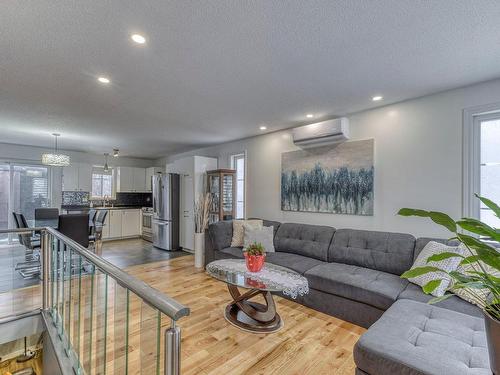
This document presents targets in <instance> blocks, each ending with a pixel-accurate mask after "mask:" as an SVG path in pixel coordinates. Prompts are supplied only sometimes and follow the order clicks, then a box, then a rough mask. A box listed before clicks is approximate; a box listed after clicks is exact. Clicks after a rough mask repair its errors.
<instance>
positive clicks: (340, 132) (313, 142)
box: [292, 117, 349, 148]
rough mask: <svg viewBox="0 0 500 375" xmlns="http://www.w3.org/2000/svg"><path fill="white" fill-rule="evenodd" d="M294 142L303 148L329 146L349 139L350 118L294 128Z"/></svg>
mask: <svg viewBox="0 0 500 375" xmlns="http://www.w3.org/2000/svg"><path fill="white" fill-rule="evenodd" d="M292 132H293V143H294V144H295V145H296V146H299V147H302V148H308V147H320V146H327V145H331V144H335V143H341V142H345V141H347V140H348V139H349V120H348V119H347V118H346V117H342V118H337V119H334V120H328V121H322V122H318V123H316V124H310V125H304V126H300V127H298V128H294V129H292Z"/></svg>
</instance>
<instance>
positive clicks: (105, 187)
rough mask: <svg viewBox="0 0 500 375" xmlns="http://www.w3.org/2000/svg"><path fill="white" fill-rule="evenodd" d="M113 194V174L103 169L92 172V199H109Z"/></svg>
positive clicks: (95, 169)
mask: <svg viewBox="0 0 500 375" xmlns="http://www.w3.org/2000/svg"><path fill="white" fill-rule="evenodd" d="M112 194H113V172H112V171H111V170H110V171H104V169H103V168H94V169H93V171H92V198H104V197H105V196H107V197H111V196H112Z"/></svg>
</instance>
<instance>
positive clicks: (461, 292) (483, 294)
mask: <svg viewBox="0 0 500 375" xmlns="http://www.w3.org/2000/svg"><path fill="white" fill-rule="evenodd" d="M471 255H477V254H476V252H475V251H474V250H472V254H471V251H469V250H465V254H464V256H467V257H468V256H471ZM481 265H482V267H483V268H484V270H485V271H486V272H487V273H489V274H490V275H493V276H495V277H500V272H498V271H497V270H496V269H495V268H493V267H490V266H488V265H487V264H485V263H483V262H481ZM457 271H458V272H460V273H461V274H463V275H470V274H471V272H474V271H480V272H482V271H483V270H482V269H480V268H479V266H478V264H477V263H473V264H464V265H463V266H458V268H457ZM450 291H451V292H452V293H454V294H456V295H457V296H458V297H460V298H462V299H463V300H465V301H467V302H470V303H473V304H474V305H478V306H482V305H484V301H486V300H487V299H488V297H489V295H490V290H489V289H487V288H484V289H476V288H474V289H471V288H454V286H453V285H452V286H451V289H450ZM470 292H472V293H470Z"/></svg>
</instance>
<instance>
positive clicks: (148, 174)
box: [146, 167, 165, 191]
mask: <svg viewBox="0 0 500 375" xmlns="http://www.w3.org/2000/svg"><path fill="white" fill-rule="evenodd" d="M157 173H165V170H164V169H163V168H160V167H149V168H146V191H153V186H152V180H153V176H154V175H155V174H157Z"/></svg>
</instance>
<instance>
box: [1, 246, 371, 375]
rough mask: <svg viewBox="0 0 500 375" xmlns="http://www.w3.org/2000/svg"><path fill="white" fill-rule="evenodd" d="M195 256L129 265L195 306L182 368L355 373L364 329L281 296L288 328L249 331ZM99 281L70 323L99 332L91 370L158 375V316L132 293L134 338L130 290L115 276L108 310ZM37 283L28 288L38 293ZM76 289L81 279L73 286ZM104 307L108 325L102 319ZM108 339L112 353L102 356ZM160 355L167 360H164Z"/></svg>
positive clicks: (84, 353) (187, 321) (85, 354)
mask: <svg viewBox="0 0 500 375" xmlns="http://www.w3.org/2000/svg"><path fill="white" fill-rule="evenodd" d="M193 262H194V260H193V256H191V255H189V256H183V257H179V258H175V259H171V260H166V261H160V262H155V263H148V264H144V265H137V266H132V267H128V268H127V269H126V271H127V272H129V273H131V274H132V275H134V276H136V277H138V278H140V279H142V280H143V281H145V282H147V283H148V284H150V285H152V286H153V287H155V288H157V289H159V290H160V291H162V292H164V293H166V294H168V295H169V296H171V297H173V298H175V299H176V300H178V301H179V302H181V303H183V304H185V305H186V306H188V307H190V309H191V315H190V316H188V317H186V318H183V319H181V320H180V321H179V322H178V325H179V326H180V327H181V330H182V362H181V364H182V374H204V375H207V374H214V375H215V374H217V375H221V374H314V375H319V374H354V368H355V365H354V362H353V358H352V350H353V346H354V344H355V343H356V341H357V340H358V338H359V336H360V335H361V334H362V333H363V332H364V329H363V328H360V327H358V326H355V325H353V324H350V323H347V322H344V321H342V320H339V319H336V318H334V317H331V316H328V315H326V314H323V313H320V312H317V311H315V310H312V309H310V308H307V307H304V306H302V305H299V304H297V303H295V302H292V301H289V300H286V299H283V298H280V297H275V299H276V303H277V309H278V312H279V314H280V315H281V317H282V318H283V320H284V327H283V328H282V329H281V330H280V331H279V332H277V333H272V334H252V333H248V332H244V331H241V330H239V329H238V328H235V327H233V326H232V325H230V324H229V323H228V322H226V320H225V319H224V317H223V310H224V307H225V306H226V304H227V303H229V302H230V301H231V298H230V296H229V293H228V291H227V287H226V284H224V283H223V282H220V281H217V280H215V279H213V278H211V277H210V276H208V275H206V274H205V272H204V271H200V270H197V269H195V268H194V266H193ZM94 281H96V282H97V284H94V285H95V286H94V292H93V293H94V294H93V295H94V301H93V304H92V305H90V299H89V298H87V297H85V292H84V294H83V295H82V298H81V305H80V306H81V310H83V311H82V312H81V314H82V315H81V316H82V322H83V323H82V324H81V325H80V326H78V328H76V325H75V326H74V327H73V328H71V329H70V331H71V333H72V335H73V336H74V337H76V336H77V334H76V333H77V332H80V335H82V334H83V335H82V337H83V336H85V333H86V330H89V329H90V330H92V331H93V335H92V336H91V339H90V340H92V342H93V345H92V350H90V351H89V350H87V349H86V348H88V347H90V345H87V344H86V342H85V340H86V339H83V340H82V341H81V343H80V347H79V350H80V355H81V357H82V358H83V359H84V362H85V361H86V362H87V363H86V366H85V367H89V368H92V371H90V372H91V373H103V372H104V371H103V369H104V367H105V368H106V373H107V374H116V373H123V371H124V368H125V367H127V368H128V371H129V372H128V373H129V374H154V373H155V370H156V358H155V353H156V344H157V340H156V338H157V336H156V332H157V330H156V322H157V321H156V320H155V316H156V315H155V314H154V313H153V312H152V311H151V310H150V309H149V308H148V307H147V306H146V305H145V304H143V303H141V301H140V300H138V299H137V298H135V297H131V298H130V301H129V311H130V315H129V319H128V338H127V337H126V334H125V332H126V328H125V327H126V314H125V311H126V310H125V308H124V307H125V302H124V294H123V293H122V292H120V290H118V291H117V288H116V286H114V285H111V284H109V283H108V289H107V297H108V308H107V310H105V309H104V308H103V307H102V306H104V305H103V303H102V295H103V294H102V291H103V290H104V289H103V288H102V285H103V284H102V283H103V281H104V279H103V278H102V275H101V276H99V275H98V276H97V277H95V279H94ZM84 285H85V282H84ZM37 288H38V287H32V288H29V289H28V290H27V289H23V290H22V291H21V292H22V293H23V294H26V293H27V294H28V295H29V296H32V295H33V294H35V291H34V290H35V289H37ZM74 288H75V284H73V286H72V290H73V291H74V290H75V289H74ZM84 289H85V287H84ZM118 289H119V288H118ZM99 290H101V293H100V292H99ZM73 296H74V295H73ZM71 299H73V298H71ZM0 300H1V299H0ZM30 300H34V299H30ZM85 301H87V302H88V303H87V302H85ZM85 306H92V310H93V311H94V317H93V319H92V322H91V323H92V324H90V325H89V324H88V321H89V319H88V316H89V315H88V313H89V312H90V311H91V309H90V308H88V307H85ZM113 306H114V307H113ZM148 309H149V310H148ZM72 311H76V309H73V310H72ZM104 311H106V313H107V315H106V316H107V322H108V323H107V328H106V329H103V321H104V320H103V319H102V318H101V317H102V316H103V314H104ZM73 314H74V312H73ZM110 319H111V320H110ZM86 322H87V323H86ZM99 322H100V323H99ZM161 325H162V335H161V340H160V346H161V348H160V349H161V350H160V352H162V351H163V350H162V349H163V329H164V328H165V327H167V326H168V325H169V320H168V319H166V318H163V319H162V322H161ZM89 327H90V328H89ZM88 336H89V335H88V333H87V337H88ZM104 345H106V346H105V347H106V351H105V352H106V356H105V357H104V356H103V355H102V353H104ZM126 348H128V351H127V350H125V349H126ZM159 362H160V367H163V363H162V362H163V359H161V361H159Z"/></svg>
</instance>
